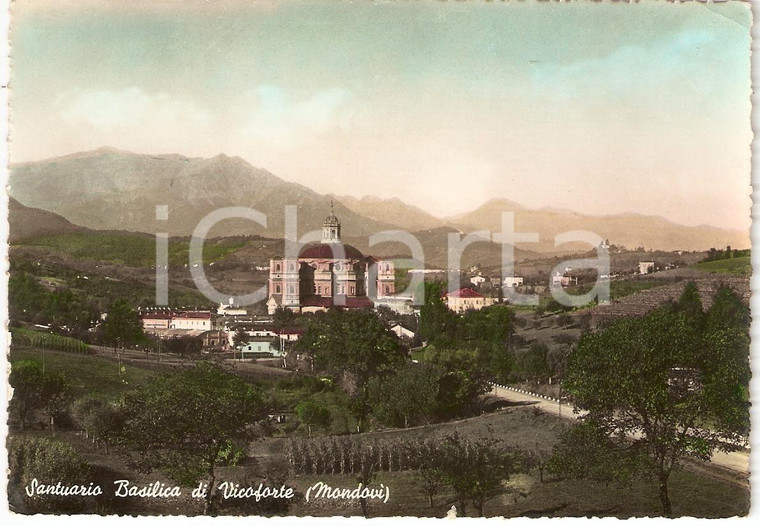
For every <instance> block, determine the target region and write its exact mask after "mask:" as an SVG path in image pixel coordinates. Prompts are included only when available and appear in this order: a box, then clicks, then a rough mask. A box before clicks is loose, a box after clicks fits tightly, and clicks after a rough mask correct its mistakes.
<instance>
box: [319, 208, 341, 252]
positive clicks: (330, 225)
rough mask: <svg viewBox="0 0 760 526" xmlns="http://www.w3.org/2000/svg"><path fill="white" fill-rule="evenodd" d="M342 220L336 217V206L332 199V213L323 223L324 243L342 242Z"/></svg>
mask: <svg viewBox="0 0 760 526" xmlns="http://www.w3.org/2000/svg"><path fill="white" fill-rule="evenodd" d="M340 242H341V241H340V221H339V220H338V218H337V217H335V208H334V207H333V202H332V200H331V201H330V215H329V216H327V217H326V218H325V221H324V222H323V223H322V243H340Z"/></svg>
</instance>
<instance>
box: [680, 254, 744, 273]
mask: <svg viewBox="0 0 760 526" xmlns="http://www.w3.org/2000/svg"><path fill="white" fill-rule="evenodd" d="M691 268H695V269H698V270H703V271H705V272H710V273H716V274H732V275H734V276H751V275H752V261H751V256H743V257H739V258H733V259H719V260H717V261H708V262H705V263H697V264H696V265H692V267H691Z"/></svg>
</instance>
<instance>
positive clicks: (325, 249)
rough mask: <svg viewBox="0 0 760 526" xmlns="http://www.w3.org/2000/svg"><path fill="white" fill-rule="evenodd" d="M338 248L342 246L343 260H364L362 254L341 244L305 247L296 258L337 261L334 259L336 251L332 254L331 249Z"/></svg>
mask: <svg viewBox="0 0 760 526" xmlns="http://www.w3.org/2000/svg"><path fill="white" fill-rule="evenodd" d="M338 246H342V247H343V249H344V250H345V251H346V258H345V259H364V254H362V253H361V251H360V250H359V249H358V248H356V247H353V246H351V245H345V244H343V243H314V244H311V245H306V246H305V247H304V248H303V250H302V251H301V255H300V256H298V257H299V258H301V259H338V258H337V257H336V256H337V250H336V251H335V253H333V248H335V249H337V247H338ZM341 259H342V258H341Z"/></svg>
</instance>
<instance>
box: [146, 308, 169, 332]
mask: <svg viewBox="0 0 760 526" xmlns="http://www.w3.org/2000/svg"><path fill="white" fill-rule="evenodd" d="M171 320H172V313H171V312H170V311H156V312H150V311H149V312H143V313H140V322H141V323H142V326H143V330H144V331H147V332H152V331H154V330H156V329H168V328H169V324H170V323H171Z"/></svg>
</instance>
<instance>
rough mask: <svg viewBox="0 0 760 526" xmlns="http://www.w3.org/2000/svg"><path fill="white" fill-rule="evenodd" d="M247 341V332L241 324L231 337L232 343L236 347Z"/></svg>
mask: <svg viewBox="0 0 760 526" xmlns="http://www.w3.org/2000/svg"><path fill="white" fill-rule="evenodd" d="M246 341H248V333H247V332H245V328H244V327H243V326H242V325H241V326H240V327H238V328H237V330H236V331H235V335H234V336H233V337H232V345H233V346H234V347H235V349H237V348H238V347H240V346H241V345H243V344H244V343H245V342H246Z"/></svg>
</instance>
